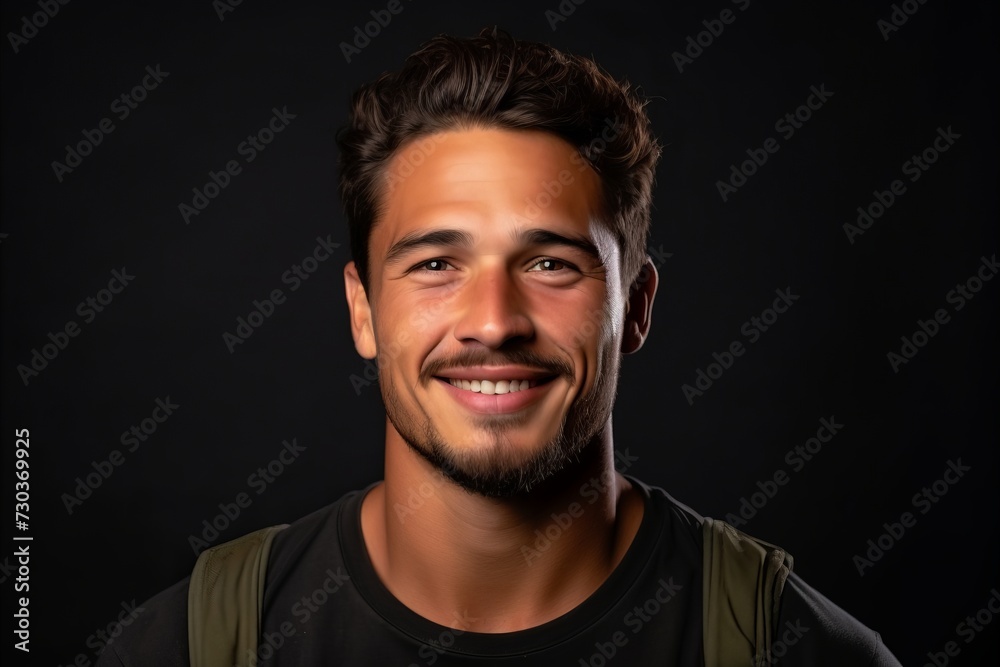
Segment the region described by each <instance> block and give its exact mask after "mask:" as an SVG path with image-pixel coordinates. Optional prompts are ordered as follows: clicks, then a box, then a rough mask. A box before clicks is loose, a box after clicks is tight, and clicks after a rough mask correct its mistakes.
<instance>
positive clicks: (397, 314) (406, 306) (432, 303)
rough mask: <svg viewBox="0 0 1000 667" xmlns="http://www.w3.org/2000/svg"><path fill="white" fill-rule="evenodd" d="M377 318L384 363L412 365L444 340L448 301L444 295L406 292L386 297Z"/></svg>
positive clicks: (376, 331) (379, 344)
mask: <svg viewBox="0 0 1000 667" xmlns="http://www.w3.org/2000/svg"><path fill="white" fill-rule="evenodd" d="M411 297H412V295H411ZM375 320H376V322H377V323H378V325H379V326H377V327H376V328H375V333H376V339H377V341H378V346H379V350H378V354H379V359H380V363H383V364H386V363H388V364H391V365H390V366H387V367H388V368H393V367H396V366H397V365H402V366H406V367H410V366H412V365H413V363H414V361H413V360H414V359H415V358H416V359H417V361H416V363H418V364H419V362H420V359H419V358H422V357H424V356H426V354H427V352H428V351H429V350H430V349H432V348H433V347H434V345H435V344H436V342H437V341H438V340H440V338H441V335H442V332H443V331H444V330H445V329H446V327H447V305H446V304H445V303H444V302H443V301H442V300H441V299H434V298H407V297H406V296H405V295H404V296H402V297H400V298H393V299H387V300H385V301H383V302H382V303H381V304H380V307H379V309H378V311H377V313H376V314H375ZM398 362H403V363H402V364H398Z"/></svg>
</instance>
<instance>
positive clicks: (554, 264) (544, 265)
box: [531, 257, 569, 272]
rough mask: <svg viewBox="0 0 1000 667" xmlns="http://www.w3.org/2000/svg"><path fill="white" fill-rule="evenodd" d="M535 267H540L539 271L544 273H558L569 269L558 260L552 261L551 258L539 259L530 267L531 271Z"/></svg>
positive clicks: (564, 263)
mask: <svg viewBox="0 0 1000 667" xmlns="http://www.w3.org/2000/svg"><path fill="white" fill-rule="evenodd" d="M535 267H541V268H540V269H539V270H540V271H542V272H546V271H559V270H560V269H565V268H569V265H568V264H566V262H561V261H559V260H558V259H552V258H551V257H546V258H545V259H540V260H538V261H537V262H535V263H534V265H532V267H531V268H532V269H535Z"/></svg>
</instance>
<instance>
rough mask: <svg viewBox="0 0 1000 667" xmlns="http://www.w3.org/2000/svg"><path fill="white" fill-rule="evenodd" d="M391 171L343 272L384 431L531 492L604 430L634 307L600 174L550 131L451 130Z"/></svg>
mask: <svg viewBox="0 0 1000 667" xmlns="http://www.w3.org/2000/svg"><path fill="white" fill-rule="evenodd" d="M385 183H386V186H385V190H384V199H383V204H384V206H383V209H382V211H381V214H380V216H379V219H378V222H377V224H376V226H375V228H374V229H373V231H372V233H371V237H370V239H369V246H368V247H369V257H370V266H371V275H370V283H369V290H368V292H367V293H366V292H365V290H364V288H363V287H362V286H361V282H360V280H359V279H358V276H357V272H356V270H355V269H354V265H353V263H351V264H349V265H348V267H347V269H346V270H345V277H346V280H347V293H348V302H349V305H350V308H351V318H352V328H353V332H354V338H355V344H356V347H357V349H358V352H359V353H360V354H361V355H362V356H364V357H366V358H375V357H376V356H377V357H378V362H379V368H380V386H381V390H382V397H383V401H384V403H385V408H386V415H387V418H388V420H389V422H390V424H391V428H392V431H390V432H389V436H388V437H392V436H393V431H394V432H395V434H398V436H399V437H400V438H402V439H403V440H404V441H405V442H406V443H408V444H409V446H411V447H412V448H413V449H414V450H416V451H417V452H419V453H420V454H421V455H422V456H424V457H425V458H426V459H427V460H429V461H430V462H431V463H433V464H434V465H435V466H437V467H438V468H440V469H441V470H442V471H443V472H444V473H445V474H447V475H448V476H449V477H450V478H451V479H453V480H454V481H456V482H457V483H459V484H461V485H462V486H463V487H465V488H467V489H469V490H471V491H473V492H476V493H480V494H483V495H487V496H494V497H504V496H510V495H513V494H516V493H522V492H526V491H528V490H529V489H531V488H532V487H533V486H535V485H536V484H538V483H539V482H541V481H543V480H544V479H546V478H548V477H549V476H551V475H552V474H554V473H555V472H557V471H558V470H560V469H562V468H563V467H564V466H565V465H566V464H567V463H568V462H569V461H571V460H572V459H574V458H575V457H576V456H577V455H578V454H579V452H580V451H582V450H583V449H584V448H585V447H587V446H588V445H589V444H591V443H595V442H597V441H598V440H599V439H600V438H599V436H600V435H601V434H602V432H603V431H604V430H605V429H610V417H611V412H612V406H613V402H614V394H615V389H616V386H617V378H618V367H619V359H620V357H619V355H620V351H621V349H622V344H621V341H622V335H623V327H624V326H625V325H627V320H626V315H625V313H626V306H625V295H624V294H623V293H622V290H621V288H620V285H621V276H620V259H621V252H620V249H619V248H618V247H617V245H616V243H615V241H614V238H613V236H612V234H611V233H610V232H609V231H608V230H607V228H606V227H604V226H603V223H601V222H599V220H598V217H599V215H598V212H599V210H600V208H599V202H600V189H601V184H600V179H599V177H598V176H597V174H596V173H595V172H594V171H593V169H592V168H591V167H590V166H589V165H588V164H587V163H586V162H585V161H583V160H582V159H580V157H579V154H578V153H577V151H576V149H575V148H574V147H573V146H571V145H570V144H569V143H567V142H565V141H563V140H562V139H560V138H558V137H556V136H554V135H551V134H548V133H543V132H537V131H512V130H499V129H458V130H452V131H447V132H442V133H439V134H436V135H433V136H431V137H426V138H424V139H423V140H418V141H416V142H412V143H411V144H408V145H407V146H404V147H403V148H402V149H401V150H400V151H398V152H397V154H396V155H395V157H394V158H393V160H392V161H391V162H390V164H389V166H388V169H387V174H386V180H385ZM654 289H655V285H654ZM650 301H651V299H650ZM595 446H596V445H595Z"/></svg>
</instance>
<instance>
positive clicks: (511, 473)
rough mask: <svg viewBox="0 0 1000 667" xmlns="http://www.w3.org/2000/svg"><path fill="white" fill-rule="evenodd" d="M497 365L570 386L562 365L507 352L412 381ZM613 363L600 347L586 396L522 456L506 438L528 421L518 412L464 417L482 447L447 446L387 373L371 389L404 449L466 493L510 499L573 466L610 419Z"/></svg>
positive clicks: (432, 367)
mask: <svg viewBox="0 0 1000 667" xmlns="http://www.w3.org/2000/svg"><path fill="white" fill-rule="evenodd" d="M503 364H519V365H526V366H531V367H534V368H541V369H546V370H547V371H551V372H552V374H553V375H555V377H554V378H553V379H552V380H550V382H554V381H556V380H558V379H560V378H563V379H565V380H567V381H568V382H569V383H570V385H571V386H572V385H574V384H576V379H575V378H574V377H573V373H572V367H571V366H570V365H569V364H567V363H565V362H563V361H561V360H553V359H546V358H543V357H540V356H538V355H536V354H534V353H531V352H528V351H511V352H507V353H505V354H504V356H503V357H502V358H500V359H498V358H497V357H496V356H492V355H489V354H482V353H479V354H469V355H463V356H462V357H461V358H460V359H457V360H453V361H452V362H451V363H449V364H447V365H445V364H442V363H434V364H429V365H428V368H427V369H425V370H424V371H423V372H422V373H421V375H420V382H421V383H422V384H423V385H424V386H427V384H428V383H430V382H437V380H435V379H434V373H435V372H437V371H440V370H443V369H444V368H451V367H456V366H474V365H503ZM620 364H621V355H620V354H619V353H618V348H617V346H614V345H607V346H606V348H605V350H604V351H602V354H601V357H600V365H599V367H598V369H597V373H596V380H595V384H594V387H593V389H592V390H591V391H590V392H589V393H588V394H586V395H584V396H580V397H577V399H576V400H575V401H574V402H573V403H572V404H571V405H570V407H569V409H568V410H567V411H566V414H565V416H564V417H563V419H562V420H561V422H560V424H559V427H558V429H557V431H556V433H555V435H553V437H552V438H551V439H549V441H548V442H546V443H544V444H542V445H541V446H540V447H536V448H533V449H532V450H531V451H530V452H527V453H525V452H521V451H519V450H518V448H517V447H515V446H514V445H513V444H512V443H511V441H510V437H509V435H510V431H511V430H512V429H515V428H517V427H519V426H521V425H522V424H524V423H525V422H526V421H528V419H529V415H527V414H525V413H524V412H519V413H516V414H506V415H504V414H501V415H476V416H473V417H468V422H469V427H470V429H475V430H478V431H480V432H485V434H486V440H487V442H486V443H485V444H484V443H480V444H479V445H476V446H467V447H455V446H453V445H452V444H451V443H448V442H447V441H446V440H445V439H444V437H443V436H442V435H441V433H440V432H439V431H438V430H437V428H435V426H434V424H433V423H432V421H431V419H430V418H429V417H428V416H427V414H426V413H423V414H422V415H418V414H417V413H416V412H415V411H411V410H408V409H407V407H406V406H405V405H404V403H403V402H402V401H401V400H400V399H399V394H398V392H397V391H396V388H395V386H394V384H393V382H392V379H391V377H390V375H389V374H385V375H384V376H383V375H381V374H380V377H379V386H380V387H381V390H382V391H381V393H382V401H383V404H384V406H385V411H386V416H387V417H388V419H389V421H390V422H391V423H392V425H393V427H395V429H396V432H397V433H399V435H400V436H401V437H402V438H403V440H404V441H406V443H407V444H408V445H409V447H410V449H412V450H413V451H415V452H416V453H417V454H419V455H420V456H421V457H423V458H424V459H425V460H426V461H427V462H428V463H430V464H431V465H432V466H434V468H436V469H437V470H439V471H440V472H441V473H442V474H444V475H445V476H446V477H447V478H448V479H450V480H451V481H453V482H455V483H456V484H458V485H459V486H460V487H462V488H463V489H465V490H466V491H469V492H471V493H475V494H478V495H481V496H486V497H489V498H511V497H514V496H517V495H521V494H526V493H528V492H530V491H531V490H532V489H534V488H536V487H537V486H538V485H539V484H541V483H542V482H544V481H546V480H548V479H550V478H552V477H553V476H555V475H556V474H557V473H559V472H560V471H562V470H563V469H564V468H566V467H567V466H568V465H569V464H570V463H571V462H573V461H576V460H579V458H580V454H581V453H582V452H583V451H584V450H585V449H587V447H588V446H589V445H591V444H592V443H594V442H595V441H596V440H597V436H598V435H599V434H600V433H601V431H602V430H603V429H604V428H605V426H606V425H607V424H608V422H609V420H610V418H611V414H612V409H613V406H614V401H615V394H616V392H617V388H618V372H619V367H620ZM470 444H471V443H470Z"/></svg>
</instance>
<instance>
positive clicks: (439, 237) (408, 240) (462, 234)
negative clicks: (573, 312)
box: [385, 229, 604, 264]
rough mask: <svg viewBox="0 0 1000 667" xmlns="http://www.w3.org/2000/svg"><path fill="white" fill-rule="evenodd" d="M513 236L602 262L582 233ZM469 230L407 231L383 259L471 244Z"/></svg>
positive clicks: (394, 259) (544, 232)
mask: <svg viewBox="0 0 1000 667" xmlns="http://www.w3.org/2000/svg"><path fill="white" fill-rule="evenodd" d="M514 240H515V241H517V242H519V243H521V244H524V245H549V246H551V245H557V246H566V247H569V248H575V249H576V250H579V251H581V252H583V253H584V254H586V255H588V256H589V257H590V258H591V259H593V260H594V261H595V262H597V263H598V264H603V263H604V260H603V259H602V258H601V253H600V252H599V251H598V250H597V246H595V245H594V243H593V241H591V240H590V239H589V238H587V237H585V236H566V235H564V234H559V233H558V232H553V231H552V230H549V229H525V230H520V231H518V232H517V233H515V234H514ZM473 245H474V239H473V236H472V234H470V233H469V232H466V231H462V230H459V229H434V230H431V231H427V232H410V233H409V234H405V235H404V236H403V238H401V239H399V240H398V241H396V242H395V243H393V244H392V247H390V248H389V252H387V253H386V255H385V263H386V264H392V263H393V262H397V261H399V260H400V259H402V258H403V257H405V256H406V255H408V254H410V253H411V252H413V251H415V250H417V249H419V248H426V247H440V246H457V247H459V248H465V249H468V248H471V247H472V246H473Z"/></svg>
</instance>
